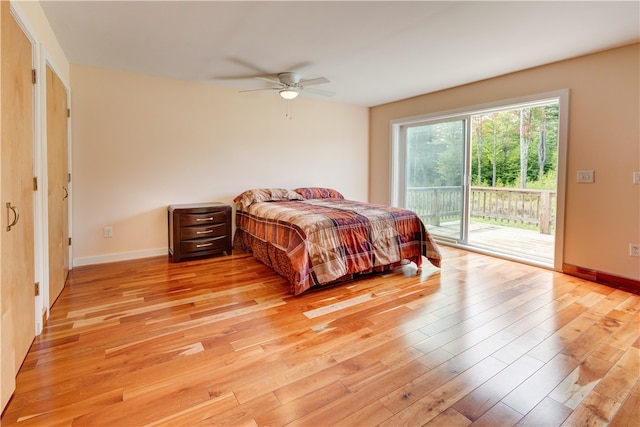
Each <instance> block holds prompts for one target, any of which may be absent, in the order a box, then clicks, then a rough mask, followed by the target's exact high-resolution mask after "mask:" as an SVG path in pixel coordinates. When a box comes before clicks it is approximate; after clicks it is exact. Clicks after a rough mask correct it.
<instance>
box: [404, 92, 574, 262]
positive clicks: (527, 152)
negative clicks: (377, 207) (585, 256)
mask: <svg viewBox="0 0 640 427" xmlns="http://www.w3.org/2000/svg"><path fill="white" fill-rule="evenodd" d="M561 101H562V98H560V97H559V96H558V97H551V98H541V99H533V100H527V101H525V102H520V103H509V104H505V105H496V106H493V107H491V108H483V109H469V110H466V111H458V112H454V113H448V114H441V115H432V116H427V117H421V118H412V119H407V121H405V122H403V123H400V124H396V125H394V126H393V127H392V129H393V145H392V147H393V149H392V158H393V162H392V163H393V164H392V179H393V185H392V203H394V204H396V205H398V206H403V207H406V208H408V209H411V210H413V211H415V212H416V213H417V214H418V215H419V216H420V218H421V219H422V221H423V222H424V224H425V226H426V227H427V229H428V230H429V232H430V233H431V234H432V235H433V236H434V237H435V238H436V240H439V241H442V242H445V243H446V242H449V243H451V244H455V245H458V246H464V247H469V248H474V249H479V250H480V251H485V252H488V253H492V254H496V255H505V256H506V257H509V258H515V259H520V260H526V261H529V262H532V263H536V264H542V265H548V266H554V265H555V261H556V259H557V254H558V253H560V252H561V251H560V250H559V249H558V247H557V246H556V236H557V235H558V234H559V233H558V214H559V212H560V213H561V211H560V206H559V204H558V200H560V199H559V197H558V176H559V174H558V162H559V160H560V157H561V156H564V154H563V153H564V149H563V147H562V143H561V141H562V138H560V136H561V135H563V134H566V130H563V129H562V128H563V125H562V122H561V120H560V117H561V116H562V114H561V110H562V105H563V104H564V105H566V99H565V101H563V102H561ZM565 108H566V107H565ZM565 120H566V119H565Z"/></svg>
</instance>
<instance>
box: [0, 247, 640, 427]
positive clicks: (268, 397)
mask: <svg viewBox="0 0 640 427" xmlns="http://www.w3.org/2000/svg"><path fill="white" fill-rule="evenodd" d="M442 253H443V264H442V268H436V267H433V266H431V265H429V263H428V262H427V261H426V260H425V264H424V265H423V269H422V273H421V274H420V275H416V267H415V265H414V264H409V265H405V266H403V267H401V268H399V269H397V270H394V271H392V272H388V273H386V274H382V275H373V276H368V277H363V278H361V279H359V280H354V281H351V282H349V283H344V284H341V285H338V286H333V287H329V288H325V289H320V290H318V291H314V292H309V293H305V294H303V295H300V296H298V297H294V296H292V295H291V294H290V293H289V288H288V284H287V283H286V281H285V280H284V279H283V278H281V277H280V276H278V275H276V274H275V273H274V272H273V271H272V270H270V269H269V268H268V267H266V266H265V265H263V264H261V263H259V262H258V261H256V260H254V259H253V258H252V257H251V256H249V255H246V254H242V253H234V254H233V255H231V256H224V257H217V258H212V259H205V260H197V261H195V260H194V261H188V262H184V263H179V264H174V263H172V262H171V261H170V259H169V257H167V256H163V257H155V258H148V259H142V260H135V261H124V262H119V263H112V264H102V265H94V266H85V267H79V268H76V269H74V270H73V271H72V272H71V273H70V276H69V280H68V282H67V286H66V287H65V289H64V290H63V291H62V294H61V295H60V297H59V298H58V300H57V301H56V303H55V305H54V306H53V308H52V310H51V317H50V319H49V320H48V322H47V323H46V325H45V328H44V332H43V333H42V335H41V336H39V337H36V339H35V342H34V343H33V345H32V347H31V350H30V351H29V354H28V355H27V358H26V360H25V362H24V364H23V366H22V368H21V369H20V372H19V374H18V377H17V389H16V392H15V395H14V397H13V399H12V400H11V402H10V403H9V405H8V407H7V408H6V410H5V412H4V414H3V416H2V420H1V424H2V426H4V427H9V426H47V427H52V426H72V425H73V426H111V427H115V426H153V425H156V426H204V425H217V426H222V425H228V426H240V425H242V426H337V425H343V426H394V427H395V426H420V425H426V426H434V427H435V426H469V425H473V426H512V425H518V426H566V427H573V426H578V425H580V426H607V425H608V426H610V427H626V426H638V425H640V405H638V402H639V400H640V380H639V378H640V368H639V366H640V296H638V295H634V294H631V293H628V292H625V291H622V290H617V289H613V288H609V287H607V286H603V285H600V284H597V283H593V282H589V281H586V280H583V279H580V278H576V277H573V276H568V275H565V274H562V273H557V272H554V271H550V270H547V269H542V268H537V267H534V266H531V265H526V264H522V263H516V262H511V261H507V260H503V259H498V258H495V257H489V256H484V255H481V254H477V253H472V252H468V251H463V250H459V249H455V248H451V247H446V246H443V247H442Z"/></svg>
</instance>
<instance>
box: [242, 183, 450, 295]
mask: <svg viewBox="0 0 640 427" xmlns="http://www.w3.org/2000/svg"><path fill="white" fill-rule="evenodd" d="M234 202H236V230H235V234H234V249H236V250H243V251H246V252H251V253H252V254H253V256H254V257H255V258H256V259H258V260H259V261H261V262H263V263H264V264H266V265H268V266H269V267H271V268H272V269H273V270H274V271H275V272H276V273H278V274H280V275H281V276H283V277H284V278H286V279H287V281H288V282H289V283H290V285H291V292H292V293H293V294H294V295H299V294H301V293H303V292H305V291H307V290H309V289H311V288H314V287H320V286H325V285H330V284H335V283H338V282H343V281H346V280H350V279H353V278H354V277H356V276H358V275H362V274H367V273H373V272H382V271H387V270H391V269H394V268H397V267H399V266H400V265H402V264H405V263H408V262H413V263H415V265H416V266H417V268H418V270H417V272H418V273H419V272H420V270H421V266H422V261H423V256H424V257H426V259H428V260H429V261H430V262H431V264H433V265H434V266H436V267H440V261H441V255H440V251H439V249H438V246H437V245H436V243H435V242H434V241H433V239H432V238H431V236H430V235H429V233H428V231H427V230H426V228H425V226H424V224H423V223H422V221H421V220H420V218H419V217H418V216H417V215H416V214H415V213H414V212H413V211H410V210H408V209H401V208H396V207H391V206H386V205H379V204H372V203H364V202H359V201H354V200H348V199H345V198H344V196H343V195H342V194H341V193H339V192H338V191H336V190H333V189H330V188H321V187H305V188H297V189H295V190H288V189H281V188H260V189H251V190H247V191H244V192H243V193H242V194H240V195H238V196H237V197H236V198H235V199H234Z"/></svg>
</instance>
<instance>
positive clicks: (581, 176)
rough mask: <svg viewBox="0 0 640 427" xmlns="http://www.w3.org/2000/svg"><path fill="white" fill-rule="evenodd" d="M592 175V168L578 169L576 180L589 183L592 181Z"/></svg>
mask: <svg viewBox="0 0 640 427" xmlns="http://www.w3.org/2000/svg"><path fill="white" fill-rule="evenodd" d="M593 175H594V174H593V171H592V170H580V171H578V182H582V183H589V184H591V183H592V182H593Z"/></svg>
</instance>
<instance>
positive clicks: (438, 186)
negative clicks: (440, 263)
mask: <svg viewBox="0 0 640 427" xmlns="http://www.w3.org/2000/svg"><path fill="white" fill-rule="evenodd" d="M404 130H405V135H404V136H405V141H406V149H405V206H406V207H407V208H408V209H411V210H413V211H414V212H416V213H417V214H418V215H419V216H420V218H422V221H423V222H424V224H425V225H426V227H427V229H428V230H429V232H430V233H431V234H432V235H433V236H435V237H438V238H442V239H447V240H455V241H458V240H463V236H464V234H463V233H464V229H465V219H464V218H465V211H466V207H465V202H464V201H465V188H464V179H463V177H464V176H465V174H464V170H465V169H464V166H465V161H464V159H465V140H466V120H464V119H462V120H452V121H445V122H439V123H429V124H424V123H422V124H419V125H413V126H406V127H405V128H404Z"/></svg>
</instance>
